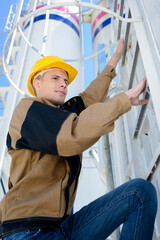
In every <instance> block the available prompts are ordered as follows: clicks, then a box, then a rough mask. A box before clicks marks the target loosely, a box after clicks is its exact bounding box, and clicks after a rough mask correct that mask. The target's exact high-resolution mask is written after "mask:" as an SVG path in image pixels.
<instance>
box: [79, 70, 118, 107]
mask: <svg viewBox="0 0 160 240" xmlns="http://www.w3.org/2000/svg"><path fill="white" fill-rule="evenodd" d="M115 76H116V74H115V69H114V68H113V67H112V66H109V65H107V66H106V67H105V68H104V70H103V71H102V72H101V73H100V74H99V75H98V76H97V78H96V79H95V80H94V81H92V82H91V84H90V85H89V87H88V88H87V89H86V90H85V91H84V92H82V93H80V96H81V97H82V99H83V102H84V105H85V107H88V106H90V105H91V104H94V103H97V102H104V101H105V100H106V97H107V93H108V89H109V86H110V83H111V81H112V79H113V78H114V77H115Z"/></svg>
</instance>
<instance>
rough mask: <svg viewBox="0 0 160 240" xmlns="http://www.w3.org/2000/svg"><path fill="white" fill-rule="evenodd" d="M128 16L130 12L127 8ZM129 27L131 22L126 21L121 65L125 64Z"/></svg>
mask: <svg viewBox="0 0 160 240" xmlns="http://www.w3.org/2000/svg"><path fill="white" fill-rule="evenodd" d="M128 18H131V12H130V10H129V12H128ZM130 27H131V23H127V28H126V34H125V40H124V53H123V57H122V65H124V64H125V59H126V53H127V46H128V38H129V32H130Z"/></svg>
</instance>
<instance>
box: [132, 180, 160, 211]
mask: <svg viewBox="0 0 160 240" xmlns="http://www.w3.org/2000/svg"><path fill="white" fill-rule="evenodd" d="M131 182H132V184H133V185H134V187H135V191H136V192H137V193H138V194H140V195H141V196H142V199H143V200H144V201H148V202H150V203H151V204H152V205H154V206H155V208H157V193H156V189H155V187H154V185H153V184H152V183H151V182H149V181H147V180H144V179H142V178H136V179H133V180H131Z"/></svg>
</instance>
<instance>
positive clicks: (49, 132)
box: [7, 93, 131, 156]
mask: <svg viewBox="0 0 160 240" xmlns="http://www.w3.org/2000/svg"><path fill="white" fill-rule="evenodd" d="M130 107H131V103H130V100H129V98H128V97H127V96H126V95H125V94H124V93H122V94H119V95H117V96H115V97H113V98H111V99H109V100H108V101H107V102H106V103H96V104H92V105H91V106H90V107H88V108H87V109H85V110H84V111H82V112H81V113H80V115H79V116H77V114H76V113H70V112H67V111H63V110H61V109H59V108H54V107H52V106H49V105H46V104H44V103H41V102H37V101H31V100H29V99H24V100H21V102H20V104H19V105H18V106H17V108H16V110H15V112H14V114H13V117H12V120H11V124H10V129H9V134H8V137H7V146H8V148H9V149H21V148H26V149H30V150H35V151H40V152H43V153H48V154H53V155H60V156H74V155H77V154H81V153H82V152H83V151H84V150H86V149H87V148H88V147H90V146H91V145H92V144H94V143H95V142H96V141H97V140H98V139H99V137H101V136H102V135H104V134H106V133H108V132H110V131H112V130H113V128H114V121H115V120H116V119H117V118H118V117H119V116H121V115H122V114H123V113H125V112H127V111H128V110H129V109H130Z"/></svg>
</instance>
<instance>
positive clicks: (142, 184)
mask: <svg viewBox="0 0 160 240" xmlns="http://www.w3.org/2000/svg"><path fill="white" fill-rule="evenodd" d="M95 187H96V186H95ZM156 212H157V195H156V191H155V188H154V186H153V185H152V184H151V183H150V182H148V181H145V180H143V179H134V180H131V181H129V182H127V183H125V184H123V185H121V186H120V187H118V188H116V189H114V190H113V191H111V192H109V193H107V194H105V195H104V196H102V197H100V198H98V199H97V200H95V201H93V202H91V203H90V204H89V205H87V206H85V207H83V208H82V209H81V210H80V211H78V212H77V213H75V214H73V215H71V216H69V217H68V218H66V219H65V220H64V221H63V223H62V224H61V227H60V229H59V232H53V231H49V232H45V231H44V230H41V229H39V230H37V231H29V230H27V231H25V232H18V233H14V234H12V235H9V236H7V237H4V238H3V239H4V240H24V239H26V240H30V239H39V240H43V239H44V240H46V239H47V240H49V239H54V240H82V239H83V240H97V239H98V240H105V239H106V238H107V237H108V236H109V235H110V234H111V233H112V232H113V231H114V230H115V229H116V228H117V227H118V226H120V225H121V224H122V223H123V227H122V231H121V235H120V240H144V239H145V240H151V239H152V235H153V228H154V221H155V217H156Z"/></svg>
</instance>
